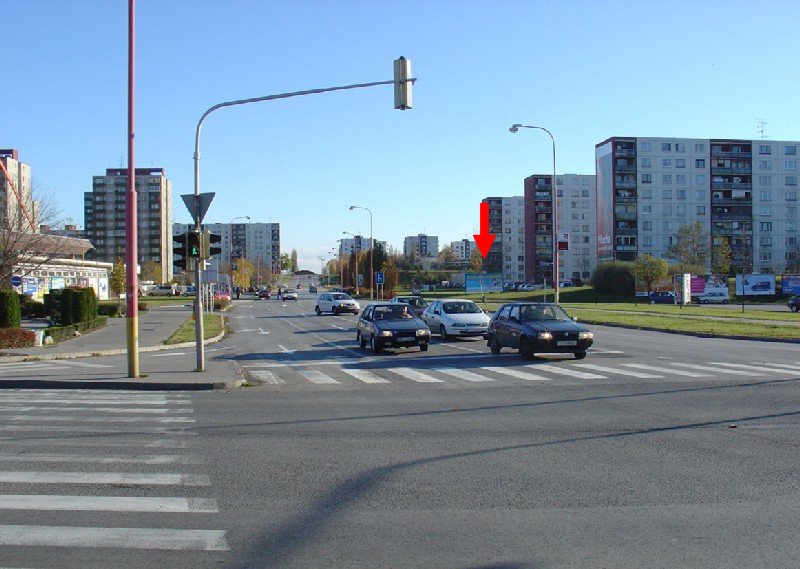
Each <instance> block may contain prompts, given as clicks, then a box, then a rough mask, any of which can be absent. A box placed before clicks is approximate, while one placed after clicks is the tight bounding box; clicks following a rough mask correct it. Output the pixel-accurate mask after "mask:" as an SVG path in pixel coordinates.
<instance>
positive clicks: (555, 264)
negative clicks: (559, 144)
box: [508, 123, 559, 304]
mask: <svg viewBox="0 0 800 569" xmlns="http://www.w3.org/2000/svg"><path fill="white" fill-rule="evenodd" d="M521 128H533V129H536V130H543V131H544V132H546V133H547V134H548V135H549V136H550V140H551V141H552V142H553V179H552V181H551V182H550V185H551V192H552V200H553V298H554V299H555V302H556V304H558V288H559V287H558V285H559V276H558V192H557V191H556V139H555V138H554V137H553V133H552V132H550V131H549V130H547V129H546V128H544V127H543V126H532V125H527V124H519V123H516V124H513V125H511V128H509V129H508V131H509V132H517V131H518V130H519V129H521Z"/></svg>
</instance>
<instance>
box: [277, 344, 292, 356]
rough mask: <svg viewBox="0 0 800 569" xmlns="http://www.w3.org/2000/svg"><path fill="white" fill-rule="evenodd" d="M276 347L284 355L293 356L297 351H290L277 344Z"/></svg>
mask: <svg viewBox="0 0 800 569" xmlns="http://www.w3.org/2000/svg"><path fill="white" fill-rule="evenodd" d="M278 347H279V348H280V349H281V352H282V353H284V354H293V353H295V352H296V351H297V350H290V349H289V348H287V347H286V346H281V345H280V344H278Z"/></svg>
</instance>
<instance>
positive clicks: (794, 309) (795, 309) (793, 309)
mask: <svg viewBox="0 0 800 569" xmlns="http://www.w3.org/2000/svg"><path fill="white" fill-rule="evenodd" d="M797 310H798V306H797V305H796V304H795V305H794V306H792V312H797Z"/></svg>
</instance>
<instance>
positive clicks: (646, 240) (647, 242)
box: [642, 235, 653, 247]
mask: <svg viewBox="0 0 800 569" xmlns="http://www.w3.org/2000/svg"><path fill="white" fill-rule="evenodd" d="M652 246H653V238H652V237H650V236H649V235H645V236H643V237H642V247H652Z"/></svg>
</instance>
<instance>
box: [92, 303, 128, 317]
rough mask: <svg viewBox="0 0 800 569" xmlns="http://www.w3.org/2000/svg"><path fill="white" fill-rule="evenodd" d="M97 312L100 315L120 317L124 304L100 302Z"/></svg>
mask: <svg viewBox="0 0 800 569" xmlns="http://www.w3.org/2000/svg"><path fill="white" fill-rule="evenodd" d="M97 314H98V316H108V317H110V318H119V317H120V316H122V306H120V305H119V304H100V305H98V306H97Z"/></svg>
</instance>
